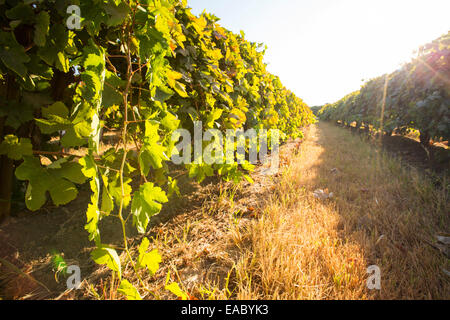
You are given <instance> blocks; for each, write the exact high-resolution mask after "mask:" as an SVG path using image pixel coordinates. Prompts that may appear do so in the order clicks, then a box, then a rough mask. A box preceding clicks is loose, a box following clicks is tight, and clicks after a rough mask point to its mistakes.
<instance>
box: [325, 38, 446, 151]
mask: <svg viewBox="0 0 450 320" xmlns="http://www.w3.org/2000/svg"><path fill="white" fill-rule="evenodd" d="M318 115H319V117H320V118H321V119H323V120H330V121H340V122H343V123H344V124H347V125H350V124H351V123H353V122H356V127H357V128H360V127H361V126H364V127H365V128H366V129H367V130H369V129H370V128H372V129H375V130H382V131H383V132H385V133H386V134H388V135H391V134H392V133H393V132H394V130H395V131H397V132H398V133H400V134H402V133H406V132H407V131H408V130H410V129H415V130H418V131H420V140H421V142H422V143H423V144H424V145H428V144H429V142H430V139H440V138H443V139H444V140H448V139H449V138H450V32H449V33H447V34H446V35H443V36H441V37H440V38H438V39H437V40H435V41H433V42H431V43H429V44H427V45H424V46H422V47H421V48H420V49H419V50H418V53H417V56H416V57H415V58H414V59H412V61H411V62H409V63H406V64H405V65H403V66H402V67H401V68H400V69H398V70H396V71H395V72H393V73H391V74H387V75H383V76H381V77H378V78H375V79H372V80H370V81H368V82H366V83H365V84H364V85H363V86H362V88H361V89H360V90H359V91H356V92H353V93H351V94H349V95H347V96H345V97H344V98H342V99H341V100H339V101H338V102H336V103H333V104H327V105H325V106H323V107H322V108H321V109H320V110H319V111H318Z"/></svg>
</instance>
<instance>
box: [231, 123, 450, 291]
mask: <svg viewBox="0 0 450 320" xmlns="http://www.w3.org/2000/svg"><path fill="white" fill-rule="evenodd" d="M335 168H336V169H337V170H334V169H335ZM444 185H445V184H444ZM318 188H321V189H324V188H327V189H329V191H330V192H333V193H334V195H335V196H334V198H333V199H331V200H330V199H329V200H325V201H320V200H318V199H316V198H314V197H313V196H312V192H313V191H314V190H316V189H318ZM447 201H448V193H447V192H446V191H445V190H437V189H435V187H434V186H433V184H432V183H431V182H430V181H428V180H426V179H425V178H424V177H423V176H421V175H420V174H419V173H418V172H416V171H415V170H413V169H405V168H404V167H402V166H401V164H400V163H398V161H396V160H393V159H390V158H389V157H388V156H386V155H384V154H382V153H381V152H379V151H378V150H375V149H374V148H372V147H370V146H369V145H368V144H367V143H365V142H363V141H361V140H360V138H359V137H357V136H352V135H351V134H349V133H348V132H346V131H344V130H342V129H339V128H337V127H334V126H331V125H329V124H320V125H319V126H318V127H312V128H311V131H310V132H309V138H308V139H307V140H306V142H305V143H303V144H302V146H301V148H300V154H299V155H298V156H296V157H295V158H294V159H292V161H291V166H290V167H289V168H288V170H287V171H286V172H285V173H284V175H283V178H282V180H281V182H280V184H279V187H278V189H277V193H276V194H274V195H272V196H271V197H270V199H269V200H268V201H267V205H266V208H265V212H264V217H263V218H262V219H260V220H259V221H257V222H255V223H253V224H252V225H251V227H249V228H248V230H247V231H246V232H248V234H246V237H247V238H248V241H249V242H250V245H249V246H248V247H247V248H246V249H245V251H244V252H243V254H242V257H241V259H240V261H239V263H238V264H237V266H236V273H237V282H238V288H237V292H236V298H238V299H413V298H414V299H448V298H450V290H449V288H450V287H449V279H448V277H447V276H446V275H445V274H444V273H443V272H442V270H441V268H442V267H446V268H447V269H448V260H447V259H446V258H445V257H443V256H441V255H440V253H438V252H436V251H434V249H432V248H431V247H430V246H428V245H427V244H426V242H425V241H430V242H433V238H434V235H435V234H437V233H439V232H448V231H449V230H448V227H449V226H450V223H449V207H448V203H447ZM369 265H378V266H379V267H380V268H381V272H382V282H381V285H382V288H381V290H380V291H377V290H375V291H370V290H368V289H367V288H366V279H367V277H368V275H367V274H366V268H367V266H369Z"/></svg>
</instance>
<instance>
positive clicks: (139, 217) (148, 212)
mask: <svg viewBox="0 0 450 320" xmlns="http://www.w3.org/2000/svg"><path fill="white" fill-rule="evenodd" d="M167 201H168V199H167V196H166V194H165V192H164V191H163V190H162V189H161V188H159V187H155V186H154V185H153V183H151V182H147V183H145V184H143V185H141V187H140V188H139V190H138V191H136V192H135V193H134V196H133V202H132V203H131V212H132V214H133V224H134V225H135V226H136V228H137V230H138V231H139V233H145V231H146V230H147V226H148V223H149V222H150V218H151V217H152V216H154V215H156V214H158V213H159V212H160V211H161V208H162V205H161V203H166V202H167Z"/></svg>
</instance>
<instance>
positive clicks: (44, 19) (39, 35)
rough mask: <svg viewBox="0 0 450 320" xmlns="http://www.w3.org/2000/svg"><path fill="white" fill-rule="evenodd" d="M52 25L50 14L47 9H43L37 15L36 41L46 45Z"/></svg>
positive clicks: (38, 43) (40, 45)
mask: <svg viewBox="0 0 450 320" xmlns="http://www.w3.org/2000/svg"><path fill="white" fill-rule="evenodd" d="M49 26H50V15H49V14H48V13H47V12H46V11H41V12H39V14H38V15H37V16H36V24H35V26H34V29H35V30H34V43H35V44H36V45H37V46H39V47H43V46H45V42H46V37H47V33H48V30H49Z"/></svg>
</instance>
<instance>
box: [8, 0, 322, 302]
mask: <svg viewBox="0 0 450 320" xmlns="http://www.w3.org/2000/svg"><path fill="white" fill-rule="evenodd" d="M73 5H76V7H75V9H77V8H78V9H79V10H75V9H73V10H72V9H70V8H74V7H73ZM68 8H69V9H70V10H72V11H70V10H68ZM77 21H78V22H79V26H77V27H75V28H70V26H74V25H75V26H76V22H77ZM217 21H218V18H217V17H215V16H213V15H210V14H206V13H204V14H202V15H201V16H195V15H194V14H192V13H191V9H190V8H189V7H187V3H186V1H185V0H139V1H137V0H83V1H80V0H78V1H77V0H70V1H69V0H57V1H56V0H34V1H33V0H0V97H1V99H0V133H1V135H0V136H1V141H0V142H1V145H0V155H1V163H0V176H1V186H0V199H1V200H0V201H1V206H0V218H4V217H5V216H7V215H8V214H9V213H10V208H11V193H12V189H13V181H14V180H15V179H18V180H20V181H25V182H26V192H25V203H26V206H27V208H28V209H29V210H32V211H35V210H38V209H40V208H41V207H42V206H44V205H45V204H46V203H47V202H48V201H50V200H51V201H52V203H53V204H54V205H57V206H58V205H65V204H67V203H69V202H71V201H72V200H74V199H75V198H76V197H77V196H78V187H79V186H80V185H82V184H84V183H89V184H90V188H91V190H92V194H91V198H90V204H89V206H88V209H87V212H86V217H87V220H86V222H87V223H86V227H85V229H86V230H87V232H88V234H89V238H90V240H92V241H95V243H96V246H97V249H96V250H95V251H94V252H92V258H93V259H94V260H95V261H96V262H97V263H99V264H106V265H107V266H108V267H109V268H110V269H111V270H113V274H116V275H117V276H118V277H121V276H122V267H121V260H120V259H119V255H120V254H121V253H125V256H126V258H127V261H129V262H130V264H131V266H132V267H133V269H134V270H135V271H136V274H137V275H138V277H139V279H140V285H139V287H138V288H135V287H134V286H132V285H131V284H130V283H129V282H128V281H127V280H126V279H122V282H121V285H120V290H121V292H123V293H124V294H126V295H127V296H128V297H129V298H139V297H140V294H139V291H140V292H142V290H144V291H145V290H146V288H145V285H144V283H143V281H142V280H141V278H140V274H142V273H141V272H140V271H139V269H147V270H148V271H149V272H150V274H153V273H154V272H156V270H157V269H158V264H159V262H160V256H159V254H158V253H157V252H156V251H151V252H147V249H148V248H149V245H150V244H149V242H148V240H147V239H146V238H144V239H143V241H142V244H141V246H140V248H139V257H138V258H137V259H134V258H133V257H132V255H131V253H130V250H129V247H128V241H127V236H126V233H125V230H126V228H125V226H126V224H127V222H128V221H132V222H133V224H134V225H135V227H136V228H137V230H138V231H139V232H140V233H142V234H144V233H145V232H146V231H147V229H148V224H149V220H150V218H151V217H152V216H153V215H155V214H158V213H159V212H160V210H161V208H162V205H163V204H164V203H166V202H168V201H169V198H170V196H172V194H174V193H176V192H178V190H177V182H176V180H175V177H173V175H172V174H171V170H170V167H169V159H170V158H171V156H172V154H174V153H176V152H178V151H177V148H175V147H174V146H175V143H176V142H175V141H173V139H171V137H172V134H173V133H174V131H175V130H177V129H179V128H183V129H187V130H189V131H191V132H193V130H194V122H195V121H202V123H203V129H204V130H206V129H211V128H214V129H217V130H220V131H222V132H223V131H225V130H226V129H239V128H242V129H247V128H253V129H255V130H264V129H266V130H268V129H279V130H280V132H281V139H282V140H283V139H288V138H290V137H294V138H295V137H299V136H301V134H302V133H301V131H300V128H301V127H303V126H305V125H307V124H309V123H312V122H314V119H315V118H314V115H313V114H312V112H311V111H310V109H309V108H308V106H307V105H306V104H305V103H304V102H303V101H302V100H301V99H299V98H297V97H296V96H295V95H294V94H293V93H292V92H290V91H289V90H287V89H286V88H285V87H283V85H282V84H281V82H280V80H279V78H278V77H276V76H274V75H272V74H270V73H269V72H267V70H266V66H265V64H264V63H263V57H264V50H265V48H264V47H262V45H259V44H255V43H251V42H249V41H247V40H245V35H244V34H243V33H242V32H241V34H234V33H232V32H230V31H228V30H226V29H224V28H223V27H221V26H220V25H219V24H218V23H217ZM107 130H109V131H112V132H118V136H119V137H120V139H119V140H120V141H118V142H117V143H116V144H115V146H114V147H112V148H111V149H109V150H100V148H99V147H100V146H101V141H102V134H103V133H104V132H105V131H107ZM186 166H187V168H186V170H187V172H188V174H189V177H191V178H193V179H197V180H198V181H201V180H203V179H204V178H205V177H206V176H213V175H219V176H221V177H222V178H223V179H225V180H234V181H238V180H239V179H241V178H243V177H244V178H248V179H249V180H250V178H249V177H248V173H249V171H251V170H252V168H253V166H252V165H250V164H249V163H247V162H246V163H241V164H238V163H237V162H236V163H233V164H229V163H228V164H226V163H225V164H213V165H208V164H206V163H202V162H201V161H200V162H195V163H193V164H188V165H186ZM14 177H15V179H14ZM106 218H111V219H117V221H118V223H120V224H121V226H122V230H123V238H124V241H123V247H122V248H117V247H112V246H109V245H107V244H104V243H103V242H102V240H101V231H100V229H99V221H100V220H102V219H106ZM168 288H169V289H170V290H171V291H172V292H178V293H179V290H177V288H176V284H174V286H172V287H171V286H170V285H168ZM178 295H179V296H181V293H179V294H178Z"/></svg>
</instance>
